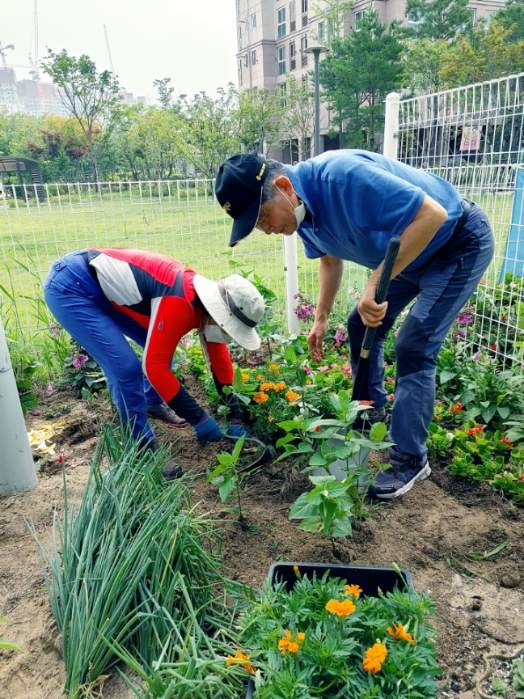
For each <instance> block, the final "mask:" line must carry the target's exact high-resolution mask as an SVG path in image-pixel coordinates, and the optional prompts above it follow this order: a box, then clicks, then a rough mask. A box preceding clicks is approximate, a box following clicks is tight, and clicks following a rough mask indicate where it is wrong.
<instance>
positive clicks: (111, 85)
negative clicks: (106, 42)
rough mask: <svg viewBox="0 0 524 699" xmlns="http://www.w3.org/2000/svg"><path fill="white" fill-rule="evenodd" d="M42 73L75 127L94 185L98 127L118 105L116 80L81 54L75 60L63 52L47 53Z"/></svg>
mask: <svg viewBox="0 0 524 699" xmlns="http://www.w3.org/2000/svg"><path fill="white" fill-rule="evenodd" d="M42 69H43V70H44V72H45V73H47V74H48V75H49V76H50V77H51V79H52V80H53V82H54V83H55V85H57V86H58V88H59V94H60V98H61V100H62V103H63V105H64V107H65V108H66V109H67V111H68V112H69V113H70V114H71V115H72V116H73V117H74V118H75V119H76V120H77V122H78V123H79V125H80V128H81V129H82V132H83V133H84V135H85V138H86V141H87V146H88V152H89V154H90V155H91V157H92V159H93V167H94V174H95V179H96V181H98V179H99V178H98V166H97V155H96V151H95V145H96V140H97V138H98V137H100V135H101V133H102V125H103V124H104V122H107V120H108V119H109V118H110V116H111V113H112V110H113V109H114V107H115V106H116V105H117V104H118V102H119V96H118V95H119V91H120V86H119V83H118V80H117V79H116V77H115V76H114V75H113V73H111V72H110V71H108V70H104V71H102V72H100V73H99V72H98V71H97V69H96V65H95V63H94V62H93V61H92V60H91V59H90V58H89V56H86V55H85V54H82V55H81V56H80V57H79V58H75V57H74V56H69V54H68V53H67V51H66V50H65V49H63V50H62V51H60V52H59V53H55V52H54V51H52V50H51V49H48V50H47V57H46V58H45V59H44V60H43V61H42Z"/></svg>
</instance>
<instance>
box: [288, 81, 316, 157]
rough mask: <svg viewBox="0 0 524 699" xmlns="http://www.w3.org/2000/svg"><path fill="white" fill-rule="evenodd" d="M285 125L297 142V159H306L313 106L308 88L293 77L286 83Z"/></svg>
mask: <svg viewBox="0 0 524 699" xmlns="http://www.w3.org/2000/svg"><path fill="white" fill-rule="evenodd" d="M286 105H287V113H286V124H287V129H288V131H289V134H290V136H291V137H292V138H296V139H297V142H298V159H299V160H303V159H304V158H308V157H309V156H310V153H308V152H307V148H306V141H307V139H308V138H310V137H311V134H312V132H313V123H314V117H315V105H314V101H313V95H312V93H311V90H310V88H309V87H308V86H307V85H305V84H304V83H303V82H302V81H301V80H297V79H296V78H295V76H294V75H293V76H291V77H290V78H289V80H288V82H287V94H286Z"/></svg>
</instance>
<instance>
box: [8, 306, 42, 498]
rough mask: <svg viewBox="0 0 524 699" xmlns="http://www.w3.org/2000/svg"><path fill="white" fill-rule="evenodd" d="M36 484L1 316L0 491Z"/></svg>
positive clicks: (30, 486)
mask: <svg viewBox="0 0 524 699" xmlns="http://www.w3.org/2000/svg"><path fill="white" fill-rule="evenodd" d="M35 486H36V470H35V465H34V463H33V455H32V454H31V448H30V446H29V439H28V437H27V430H26V426H25V421H24V414H23V412H22V406H21V404H20V397H19V395H18V390H17V388H16V381H15V375H14V372H13V367H12V365H11V358H10V357H9V350H8V349H7V340H6V336H5V332H4V326H3V325H2V320H1V318H0V495H13V494H14V493H17V492H19V491H22V490H32V489H33V488H34V487H35Z"/></svg>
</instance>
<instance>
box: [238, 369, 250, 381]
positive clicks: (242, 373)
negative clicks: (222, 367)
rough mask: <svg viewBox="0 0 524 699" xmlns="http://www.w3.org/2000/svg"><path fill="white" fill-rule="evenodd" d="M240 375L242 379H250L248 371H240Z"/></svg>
mask: <svg viewBox="0 0 524 699" xmlns="http://www.w3.org/2000/svg"><path fill="white" fill-rule="evenodd" d="M240 376H241V377H242V381H249V374H248V373H247V371H242V372H240Z"/></svg>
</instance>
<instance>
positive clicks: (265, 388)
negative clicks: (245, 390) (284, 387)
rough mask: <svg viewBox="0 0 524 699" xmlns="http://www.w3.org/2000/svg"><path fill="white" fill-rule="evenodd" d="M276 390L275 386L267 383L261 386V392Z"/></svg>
mask: <svg viewBox="0 0 524 699" xmlns="http://www.w3.org/2000/svg"><path fill="white" fill-rule="evenodd" d="M274 388H275V384H273V383H271V382H269V381H266V382H265V383H261V384H260V390H261V391H272V390H273V389H274Z"/></svg>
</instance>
